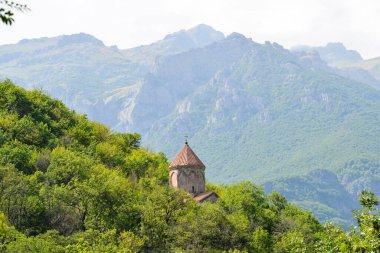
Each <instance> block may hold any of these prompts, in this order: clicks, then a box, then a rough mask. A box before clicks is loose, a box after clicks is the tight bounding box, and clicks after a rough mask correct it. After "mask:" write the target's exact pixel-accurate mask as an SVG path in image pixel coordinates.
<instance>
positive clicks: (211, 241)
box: [0, 80, 380, 252]
mask: <svg viewBox="0 0 380 253" xmlns="http://www.w3.org/2000/svg"><path fill="white" fill-rule="evenodd" d="M168 166H169V163H168V161H167V158H166V157H165V156H164V154H162V153H154V152H151V151H149V150H147V149H145V148H142V147H141V146H140V135H139V134H136V133H126V134H124V133H114V132H112V131H111V130H110V129H109V128H107V127H106V126H104V125H102V124H100V123H97V122H92V121H90V120H88V119H87V117H86V116H84V115H80V114H77V113H75V112H74V111H71V110H69V109H68V108H66V107H65V106H64V104H63V103H62V102H60V101H59V100H55V99H52V98H50V97H49V96H47V95H46V94H44V93H43V92H41V91H38V90H33V91H26V90H24V89H22V88H19V87H17V86H16V85H14V84H13V83H12V82H11V81H9V80H6V81H3V82H1V83H0V250H1V251H2V252H379V251H380V240H379V238H380V231H379V230H380V220H379V211H378V209H377V204H378V201H377V198H376V196H374V195H373V194H372V193H371V192H363V195H362V197H361V199H360V203H361V204H362V209H360V210H357V211H356V212H355V213H354V218H355V219H356V220H357V222H358V227H357V228H353V229H352V230H350V231H343V229H341V228H339V227H337V226H335V225H333V224H331V223H328V224H324V225H322V224H320V222H319V221H318V220H317V219H316V218H315V217H314V216H313V215H312V213H311V212H308V211H305V210H302V209H301V208H299V207H297V206H296V205H293V204H290V203H288V202H287V200H286V199H285V198H284V197H283V196H282V195H280V194H279V193H276V192H273V193H270V194H267V195H266V194H264V192H263V190H262V188H261V187H260V186H257V185H255V184H253V183H252V182H240V183H238V184H234V185H228V186H225V185H213V184H211V183H209V184H208V185H207V188H208V189H209V190H213V191H215V192H216V193H217V194H218V196H219V198H218V200H217V201H216V202H215V203H209V202H206V203H203V204H199V203H197V202H195V201H193V200H192V196H191V195H189V194H187V193H185V192H182V191H180V190H175V189H172V188H170V187H169V185H168Z"/></svg>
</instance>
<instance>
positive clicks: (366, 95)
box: [0, 25, 380, 224]
mask: <svg viewBox="0 0 380 253" xmlns="http://www.w3.org/2000/svg"><path fill="white" fill-rule="evenodd" d="M379 59H380V58H375V59H368V60H364V59H363V58H362V57H361V56H360V54H359V53H358V52H356V51H353V50H347V49H346V48H345V47H344V45H343V44H341V43H329V44H327V45H326V46H324V47H309V46H298V47H295V48H292V49H290V50H288V49H285V48H284V47H282V46H281V45H279V44H277V43H271V42H265V43H264V44H260V43H257V42H254V41H253V40H252V39H250V38H246V37H245V36H244V35H242V34H238V33H232V34H230V35H228V36H225V35H224V34H223V33H221V32H218V31H216V30H214V29H213V28H211V27H209V26H207V25H199V26H196V27H194V28H192V29H189V30H181V31H179V32H176V33H173V34H170V35H167V36H166V37H165V38H163V39H162V40H160V41H158V42H155V43H152V44H150V45H145V46H140V47H136V48H132V49H119V48H117V47H116V46H110V47H109V46H105V45H104V44H103V43H102V42H101V41H100V40H98V39H96V38H94V37H93V36H91V35H88V34H74V35H64V36H59V37H55V38H40V39H32V40H22V41H20V42H19V43H17V44H13V45H3V46H0V78H10V79H11V80H13V81H14V82H15V83H17V84H18V85H20V86H22V87H25V88H28V89H31V88H38V89H43V90H45V91H46V92H47V93H48V94H50V95H52V96H54V97H56V98H59V99H61V100H62V101H63V102H65V103H66V104H67V105H68V106H70V107H71V108H73V109H74V110H76V111H78V112H81V113H86V114H87V115H88V117H89V118H90V119H93V120H98V121H101V122H103V123H105V124H107V125H109V126H111V127H112V128H113V129H114V131H122V132H139V133H140V134H142V143H143V145H146V146H147V147H149V148H151V149H155V150H158V151H163V152H164V153H165V154H166V155H167V156H168V157H169V158H172V157H173V156H174V155H175V153H176V152H177V151H178V149H179V148H180V146H182V144H183V141H184V135H188V136H189V141H190V144H191V146H192V147H193V148H194V149H195V151H196V153H197V154H198V156H199V157H200V158H201V159H202V160H203V161H204V163H205V164H206V167H207V169H206V175H207V178H208V179H209V181H211V182H217V183H232V182H237V181H240V180H253V181H255V182H257V183H261V184H263V187H264V189H265V190H267V191H272V190H276V191H279V192H281V193H283V194H285V195H286V196H287V198H289V199H290V200H292V201H294V202H297V203H298V204H300V205H301V206H303V207H305V208H308V209H311V210H313V211H314V213H315V214H316V216H317V217H319V218H320V219H322V220H331V219H333V220H334V221H336V222H340V223H343V224H349V223H350V222H349V221H347V217H351V209H355V208H356V204H355V200H356V198H357V194H358V193H359V192H360V191H361V190H362V189H371V190H373V191H375V193H377V194H380V187H379V185H380V184H379V183H380V157H379V153H380V137H379V136H380V126H379V123H380V109H379V108H380V60H379Z"/></svg>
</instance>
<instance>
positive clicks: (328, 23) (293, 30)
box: [0, 0, 380, 58]
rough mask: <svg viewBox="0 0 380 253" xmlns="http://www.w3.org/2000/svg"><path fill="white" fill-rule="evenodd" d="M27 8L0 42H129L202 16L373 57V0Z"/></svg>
mask: <svg viewBox="0 0 380 253" xmlns="http://www.w3.org/2000/svg"><path fill="white" fill-rule="evenodd" d="M16 2H20V3H25V4H27V5H28V6H29V7H30V9H31V12H29V13H25V14H19V13H17V14H16V16H15V18H16V22H15V23H14V25H12V26H10V27H8V26H4V25H0V44H8V43H16V42H17V41H19V40H21V39H24V38H36V37H51V36H57V35H61V34H72V33H78V32H85V33H89V34H92V35H94V36H95V37H97V38H98V39H100V40H102V41H104V42H105V44H106V45H117V46H118V47H119V48H130V47H134V46H137V45H141V44H148V43H151V42H154V41H156V40H159V39H162V38H163V37H164V36H165V35H166V34H169V33H172V32H175V31H177V30H180V29H183V28H186V29H187V28H190V27H193V26H195V25H197V24H200V23H204V24H208V25H210V26H212V27H214V28H215V29H216V30H219V31H222V32H223V33H225V34H226V35H227V34H229V33H231V32H239V33H242V34H244V35H245V36H247V37H251V38H252V39H253V40H254V41H256V42H264V41H266V40H269V41H272V42H277V43H279V44H282V45H284V46H285V47H287V48H289V47H292V46H294V45H299V44H307V45H312V46H317V45H325V44H326V43H327V42H336V41H341V42H343V43H344V44H345V45H346V47H347V48H349V49H355V50H357V51H359V52H360V53H361V54H362V56H363V57H364V58H372V57H377V56H380V1H379V0H107V1H104V0H103V1H101V0H16Z"/></svg>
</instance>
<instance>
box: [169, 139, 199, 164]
mask: <svg viewBox="0 0 380 253" xmlns="http://www.w3.org/2000/svg"><path fill="white" fill-rule="evenodd" d="M184 167H186V168H189V167H190V168H201V169H205V168H206V166H205V165H204V164H203V163H202V161H201V160H200V159H199V158H198V156H197V155H196V154H195V153H194V151H193V150H192V149H191V148H190V146H189V145H188V144H187V143H185V145H184V146H183V147H182V149H181V150H180V151H179V152H178V154H177V156H176V157H175V158H174V160H173V161H172V163H171V164H170V167H169V169H171V170H172V169H178V168H184Z"/></svg>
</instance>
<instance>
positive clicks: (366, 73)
mask: <svg viewBox="0 0 380 253" xmlns="http://www.w3.org/2000/svg"><path fill="white" fill-rule="evenodd" d="M292 51H293V52H296V53H300V52H302V53H307V54H312V53H313V52H316V53H317V54H318V56H320V58H321V59H322V60H323V61H324V62H326V63H327V64H328V65H329V66H330V67H332V68H334V69H332V70H333V71H334V72H335V73H336V74H338V75H341V76H344V77H347V78H350V79H353V80H355V81H358V82H362V83H366V84H369V85H371V86H372V87H375V88H377V89H380V58H377V59H376V58H375V59H370V60H363V58H362V57H361V55H360V54H359V53H358V52H357V51H355V50H348V49H346V47H345V46H344V45H343V44H342V43H340V42H336V43H328V44H327V45H326V46H324V47H310V46H297V47H294V48H292Z"/></svg>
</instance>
